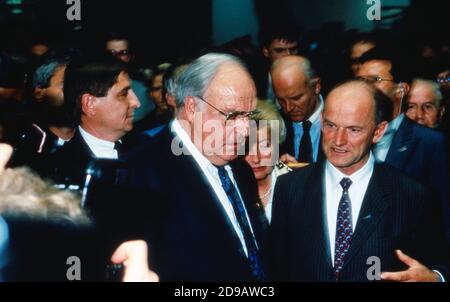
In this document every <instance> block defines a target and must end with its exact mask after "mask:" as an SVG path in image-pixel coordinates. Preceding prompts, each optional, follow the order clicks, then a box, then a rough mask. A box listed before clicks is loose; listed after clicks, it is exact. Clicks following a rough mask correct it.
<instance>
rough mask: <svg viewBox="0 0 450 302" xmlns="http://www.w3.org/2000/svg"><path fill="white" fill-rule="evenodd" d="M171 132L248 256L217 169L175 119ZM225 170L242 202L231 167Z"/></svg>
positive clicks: (227, 166)
mask: <svg viewBox="0 0 450 302" xmlns="http://www.w3.org/2000/svg"><path fill="white" fill-rule="evenodd" d="M171 130H172V132H173V133H175V134H176V135H177V136H178V138H179V139H180V140H181V142H182V143H183V147H185V149H187V151H188V152H189V154H190V155H192V157H193V158H194V160H195V162H196V163H197V164H198V166H199V167H200V169H201V170H202V172H203V174H204V175H205V177H206V179H207V181H208V182H209V184H210V185H211V187H212V188H213V190H214V192H215V193H216V195H217V199H218V200H219V201H220V204H221V205H222V207H223V209H224V210H225V213H226V215H227V218H228V219H229V221H230V222H231V224H232V225H233V228H234V230H235V231H236V234H237V235H238V237H239V240H240V241H241V244H242V247H243V249H244V252H245V254H246V255H247V256H248V254H247V246H246V245H245V240H244V234H243V232H242V230H241V227H240V226H239V222H238V220H237V218H236V214H235V213H234V209H233V206H232V204H231V203H230V201H229V199H228V196H227V194H226V193H225V190H224V189H223V187H222V183H221V182H220V178H219V171H218V169H217V167H215V166H214V165H213V164H212V163H211V162H210V161H209V160H208V159H206V157H205V156H203V154H201V153H200V151H199V150H198V149H197V147H196V146H195V145H194V144H193V143H192V140H191V138H190V137H189V135H188V134H187V133H186V131H185V130H184V129H183V127H181V124H180V122H179V121H178V120H177V119H175V120H174V121H173V122H172V126H171ZM185 154H186V153H185ZM225 170H226V171H227V173H228V175H229V177H230V179H231V181H232V182H233V184H234V186H235V188H236V191H237V192H238V194H239V197H240V198H241V200H242V196H241V193H240V192H239V188H238V187H237V185H236V181H235V179H234V177H233V171H232V169H231V167H230V166H229V165H226V166H225ZM211 202H213V201H212V200H211ZM245 213H246V216H247V219H248V221H249V222H250V219H249V217H248V214H247V209H245ZM250 228H251V231H252V233H253V229H252V225H251V223H250Z"/></svg>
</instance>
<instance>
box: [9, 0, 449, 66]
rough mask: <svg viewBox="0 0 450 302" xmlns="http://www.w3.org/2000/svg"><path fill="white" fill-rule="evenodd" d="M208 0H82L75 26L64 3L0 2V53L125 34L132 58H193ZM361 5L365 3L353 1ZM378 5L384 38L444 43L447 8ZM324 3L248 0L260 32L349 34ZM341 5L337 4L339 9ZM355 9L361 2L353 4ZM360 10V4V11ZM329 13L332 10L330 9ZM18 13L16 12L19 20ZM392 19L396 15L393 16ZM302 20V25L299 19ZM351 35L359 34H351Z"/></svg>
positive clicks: (433, 2)
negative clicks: (282, 27)
mask: <svg viewBox="0 0 450 302" xmlns="http://www.w3.org/2000/svg"><path fill="white" fill-rule="evenodd" d="M212 1H213V0H211V1H210V0H163V1H156V0H152V1H143V0H125V1H118V0H108V1H104V0H81V5H82V8H81V13H82V16H81V17H82V21H72V22H69V21H68V20H67V18H66V11H67V9H68V7H69V6H68V5H67V4H66V0H0V36H1V39H0V50H1V49H15V50H17V49H19V50H23V49H27V47H29V45H30V43H32V42H33V41H35V40H39V39H44V40H48V42H50V43H51V44H52V46H54V47H58V46H68V45H69V46H75V47H82V48H86V49H95V48H97V47H100V48H102V47H103V45H102V44H101V43H102V38H103V35H104V33H105V32H108V31H122V32H126V33H128V34H129V35H130V36H131V38H132V39H133V41H134V42H135V44H134V46H135V47H134V48H135V50H136V52H137V55H138V58H140V59H141V60H144V61H149V62H150V63H151V62H161V61H162V60H165V59H171V58H176V57H179V56H181V55H190V54H195V53H197V52H198V51H199V50H201V49H204V48H206V47H208V46H210V45H211V43H212V40H213V39H212V35H213V33H212V18H213V16H212V13H211V12H212V5H213V3H212ZM353 1H356V2H354V3H357V2H358V1H362V2H364V3H365V2H366V0H353ZM383 2H384V3H393V2H395V1H388V0H385V1H383V0H382V1H381V3H382V8H383V18H382V21H381V22H375V26H374V29H375V30H380V31H388V32H390V34H392V35H393V36H394V37H395V36H398V37H399V39H402V41H405V43H404V44H405V47H407V46H406V45H407V43H408V42H411V41H414V42H415V43H428V44H432V43H434V44H442V43H444V44H445V43H448V40H449V38H450V35H449V33H448V17H449V12H450V1H445V0H411V1H410V6H409V7H403V8H401V10H400V13H397V14H395V13H394V14H392V13H390V7H392V5H391V6H389V7H388V6H387V5H384V4H383ZM330 3H336V2H332V1H331V0H322V1H306V0H276V1H263V0H255V1H254V7H255V14H256V17H257V20H258V24H259V28H263V27H267V26H271V24H273V23H274V22H280V21H282V22H292V23H293V24H296V26H298V27H299V28H303V29H304V30H305V31H306V32H308V33H309V35H315V36H328V37H330V36H331V37H332V36H333V35H334V36H336V35H340V34H342V32H344V31H348V28H346V27H345V26H344V24H345V20H346V19H347V21H348V19H349V18H365V16H364V15H362V14H361V13H359V14H358V15H351V14H352V13H353V14H354V13H355V12H352V11H351V10H352V6H351V4H348V3H353V2H347V4H346V5H347V7H344V4H342V7H337V8H339V9H337V8H336V6H335V5H334V6H331V5H330ZM342 3H344V2H342ZM359 5H360V6H361V3H359ZM363 5H364V4H363ZM328 8H330V9H334V10H335V11H331V12H330V9H328ZM18 10H20V13H18V12H19V11H18ZM324 14H326V15H329V16H332V17H333V18H334V20H332V21H333V22H330V20H328V21H327V22H324V23H323V24H321V26H320V27H319V28H316V27H317V26H315V25H316V23H317V22H315V21H317V20H322V19H323V15H324ZM395 15H396V16H395ZM305 16H308V18H305ZM356 30H358V29H356Z"/></svg>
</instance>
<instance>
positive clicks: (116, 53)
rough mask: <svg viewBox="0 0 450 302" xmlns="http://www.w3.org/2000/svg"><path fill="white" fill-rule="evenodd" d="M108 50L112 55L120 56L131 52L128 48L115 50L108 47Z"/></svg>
mask: <svg viewBox="0 0 450 302" xmlns="http://www.w3.org/2000/svg"><path fill="white" fill-rule="evenodd" d="M108 52H109V53H110V54H112V55H113V56H117V57H121V56H129V55H130V54H131V52H130V51H129V50H128V49H124V50H121V51H117V50H115V49H109V50H108Z"/></svg>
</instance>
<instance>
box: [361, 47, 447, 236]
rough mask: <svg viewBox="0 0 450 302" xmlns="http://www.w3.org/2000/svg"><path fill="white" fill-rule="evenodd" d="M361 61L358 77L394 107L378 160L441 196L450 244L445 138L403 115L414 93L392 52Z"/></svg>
mask: <svg viewBox="0 0 450 302" xmlns="http://www.w3.org/2000/svg"><path fill="white" fill-rule="evenodd" d="M360 61H361V66H360V68H359V70H358V72H357V75H358V76H359V77H361V78H363V79H364V80H365V81H367V82H370V83H372V84H374V85H375V86H376V87H377V88H378V89H380V90H381V91H382V92H383V93H384V94H385V95H386V96H388V97H389V99H390V101H391V104H392V111H391V112H392V113H391V117H390V118H389V125H388V127H387V130H386V133H385V134H384V136H383V138H382V139H381V140H380V141H379V142H378V143H377V144H376V145H375V146H374V156H375V158H376V160H377V161H379V162H385V163H387V164H389V165H391V166H393V167H395V168H397V169H399V170H400V171H403V172H405V173H407V174H408V175H410V176H412V177H414V178H415V179H417V180H418V181H420V182H421V183H423V184H425V185H427V186H429V187H430V188H431V189H432V190H433V191H434V193H435V194H437V196H438V198H439V201H440V203H441V207H442V210H443V212H444V215H445V222H446V229H447V236H448V238H449V240H450V187H449V185H448V184H449V183H450V172H449V167H450V165H449V163H448V157H447V154H448V151H449V150H448V148H447V146H446V141H445V136H444V134H442V133H440V132H438V131H434V130H432V129H428V128H426V127H423V126H420V125H418V124H416V123H414V122H413V121H411V120H410V119H408V117H406V116H405V114H403V113H402V111H401V109H402V106H403V100H404V98H405V96H406V95H407V94H408V92H409V89H410V87H409V85H408V83H407V82H408V80H409V79H408V76H407V74H405V72H404V70H405V68H402V64H401V62H400V60H399V59H398V58H396V57H395V55H393V52H392V51H388V50H383V49H380V48H378V47H375V48H373V49H371V50H369V51H368V52H366V53H365V54H364V55H363V56H362V57H361V59H360Z"/></svg>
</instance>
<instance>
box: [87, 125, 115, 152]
mask: <svg viewBox="0 0 450 302" xmlns="http://www.w3.org/2000/svg"><path fill="white" fill-rule="evenodd" d="M78 130H79V131H80V134H81V136H82V137H83V138H84V140H85V141H86V143H87V144H88V145H89V146H98V147H103V148H108V149H112V150H114V143H113V142H110V141H105V140H103V139H100V138H98V137H95V136H93V135H92V134H90V133H88V132H86V130H84V129H83V128H82V127H81V126H78Z"/></svg>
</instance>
